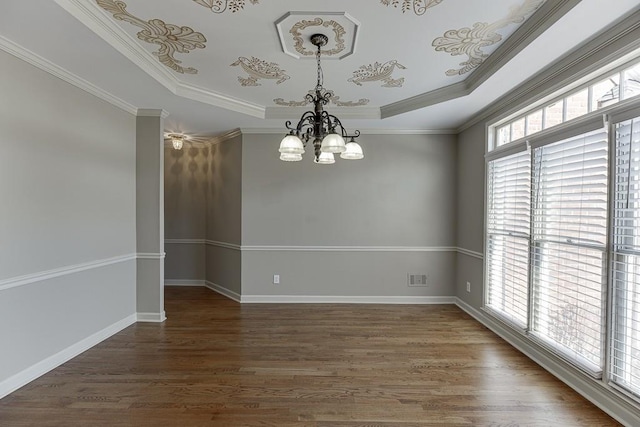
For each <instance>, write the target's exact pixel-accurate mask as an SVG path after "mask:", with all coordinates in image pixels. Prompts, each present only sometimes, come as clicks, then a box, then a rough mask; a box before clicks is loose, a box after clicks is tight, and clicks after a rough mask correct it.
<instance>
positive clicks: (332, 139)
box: [279, 34, 364, 164]
mask: <svg viewBox="0 0 640 427" xmlns="http://www.w3.org/2000/svg"><path fill="white" fill-rule="evenodd" d="M328 41H329V39H328V38H327V36H325V35H324V34H314V35H312V36H311V44H313V45H314V46H317V47H318V51H317V52H316V62H317V64H318V80H317V83H316V88H315V91H314V92H315V95H313V94H312V92H310V93H308V94H307V95H306V96H305V99H306V100H307V101H308V102H309V103H313V106H314V109H313V111H307V112H305V113H304V114H303V115H302V117H300V121H298V124H297V125H296V126H295V127H292V126H291V121H287V122H286V127H287V129H289V130H290V132H289V134H287V135H286V136H285V137H284V138H283V139H282V142H281V143H280V150H279V151H280V160H283V161H285V162H297V161H300V160H302V154H303V153H304V149H305V147H306V145H307V143H308V142H309V140H313V149H314V153H315V160H314V161H315V163H318V164H332V163H335V158H334V156H333V155H334V154H335V153H340V158H341V159H348V160H359V159H362V158H363V157H364V154H363V152H362V147H360V145H359V144H358V143H357V142H356V141H355V139H356V138H357V137H359V136H360V131H359V130H356V131H355V132H354V133H353V134H351V135H349V133H348V132H347V130H346V129H345V128H344V126H342V123H341V122H340V119H338V118H337V117H336V116H334V115H333V114H329V113H327V112H326V111H324V108H323V107H324V106H325V105H327V104H328V103H329V99H330V98H331V95H332V93H331V92H330V91H326V90H325V89H324V88H323V87H322V80H323V76H322V67H321V66H320V49H321V48H322V46H324V45H326V44H327V42H328ZM345 139H348V140H349V142H348V143H345Z"/></svg>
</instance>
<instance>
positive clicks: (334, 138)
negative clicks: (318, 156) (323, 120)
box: [320, 132, 346, 153]
mask: <svg viewBox="0 0 640 427" xmlns="http://www.w3.org/2000/svg"><path fill="white" fill-rule="evenodd" d="M345 150H346V147H345V144H344V138H342V136H340V135H338V134H337V133H335V132H334V133H330V134H328V135H327V136H325V137H324V139H323V140H322V146H321V147H320V151H322V152H323V153H343V152H344V151H345Z"/></svg>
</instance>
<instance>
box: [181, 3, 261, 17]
mask: <svg viewBox="0 0 640 427" xmlns="http://www.w3.org/2000/svg"><path fill="white" fill-rule="evenodd" d="M193 1H194V2H196V3H198V4H199V5H200V6H203V7H206V8H207V9H209V10H211V12H213V13H218V14H221V13H224V12H227V11H230V12H231V13H236V12H239V11H241V10H243V9H244V5H245V3H246V2H245V0H193ZM249 1H250V2H251V4H258V2H259V0H249Z"/></svg>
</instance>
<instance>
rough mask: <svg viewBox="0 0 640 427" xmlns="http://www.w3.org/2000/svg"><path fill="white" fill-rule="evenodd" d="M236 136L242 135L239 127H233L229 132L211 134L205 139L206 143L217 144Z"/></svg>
mask: <svg viewBox="0 0 640 427" xmlns="http://www.w3.org/2000/svg"><path fill="white" fill-rule="evenodd" d="M238 136H242V131H241V130H240V128H235V129H232V130H230V131H229V132H225V133H223V134H220V135H216V136H213V137H211V138H209V139H207V140H206V141H205V143H208V144H219V143H221V142H224V141H228V140H230V139H233V138H236V137H238Z"/></svg>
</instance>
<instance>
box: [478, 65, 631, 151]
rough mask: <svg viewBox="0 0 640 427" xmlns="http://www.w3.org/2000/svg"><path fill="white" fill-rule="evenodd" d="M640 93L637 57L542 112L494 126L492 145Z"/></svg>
mask: <svg viewBox="0 0 640 427" xmlns="http://www.w3.org/2000/svg"><path fill="white" fill-rule="evenodd" d="M638 95H640V62H638V61H637V60H636V62H635V63H633V64H632V65H631V66H629V65H627V66H626V68H624V69H622V70H621V71H618V72H615V73H611V74H610V75H608V76H607V77H606V78H603V76H600V77H598V78H597V79H596V80H594V81H593V82H590V83H589V84H587V85H585V86H583V87H582V88H581V89H578V90H576V91H574V92H572V93H569V94H563V96H561V97H558V98H556V99H555V100H553V101H551V102H547V103H546V104H544V105H542V108H540V107H538V111H535V112H531V111H529V112H527V113H526V114H523V115H517V116H516V117H515V118H513V119H510V120H508V121H506V122H503V123H502V124H500V125H498V126H497V127H495V128H493V129H492V132H493V133H494V135H493V138H494V141H495V143H494V145H493V146H492V147H490V148H491V149H495V148H498V147H501V146H503V145H505V144H509V143H511V142H514V141H517V140H519V139H521V138H524V137H525V136H529V135H534V134H535V133H537V132H540V131H542V130H545V129H550V128H552V127H554V126H558V125H560V124H562V123H565V122H568V121H570V120H573V119H577V118H578V117H583V116H585V115H587V114H589V113H591V112H593V111H597V110H600V109H602V108H605V107H610V106H613V105H615V104H617V103H618V102H620V100H625V99H630V98H633V97H635V96H638Z"/></svg>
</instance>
